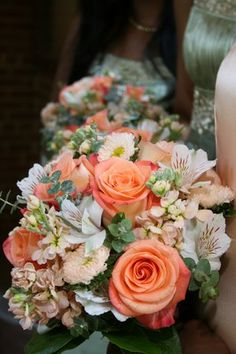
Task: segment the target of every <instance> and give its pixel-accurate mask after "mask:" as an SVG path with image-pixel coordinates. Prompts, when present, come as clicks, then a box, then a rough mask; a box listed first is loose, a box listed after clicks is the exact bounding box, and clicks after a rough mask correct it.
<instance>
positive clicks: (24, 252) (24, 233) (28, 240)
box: [3, 227, 43, 267]
mask: <svg viewBox="0 0 236 354" xmlns="http://www.w3.org/2000/svg"><path fill="white" fill-rule="evenodd" d="M42 237H43V236H42V235H39V234H36V233H34V232H31V231H28V230H26V229H24V228H22V227H17V228H15V229H14V230H13V231H12V232H11V233H10V234H9V236H8V238H7V239H6V240H5V242H4V243H3V252H4V254H5V256H6V258H7V259H8V261H9V262H10V263H11V264H12V265H13V266H14V267H23V266H24V264H25V263H27V262H28V261H32V259H31V256H32V254H33V252H34V251H35V250H36V249H38V242H39V241H40V240H41V239H42Z"/></svg>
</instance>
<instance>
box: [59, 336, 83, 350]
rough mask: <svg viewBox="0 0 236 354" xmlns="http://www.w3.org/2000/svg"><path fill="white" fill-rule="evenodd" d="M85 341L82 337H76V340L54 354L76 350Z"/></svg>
mask: <svg viewBox="0 0 236 354" xmlns="http://www.w3.org/2000/svg"><path fill="white" fill-rule="evenodd" d="M85 340H86V339H85V338H83V337H77V338H76V339H74V340H72V341H71V342H69V343H68V344H66V345H65V346H64V347H63V348H62V349H60V350H59V351H57V352H56V353H55V354H63V353H64V352H65V351H66V350H71V349H74V348H77V347H78V346H79V345H80V344H82V343H83V342H84V341H85ZM78 353H79V352H78Z"/></svg>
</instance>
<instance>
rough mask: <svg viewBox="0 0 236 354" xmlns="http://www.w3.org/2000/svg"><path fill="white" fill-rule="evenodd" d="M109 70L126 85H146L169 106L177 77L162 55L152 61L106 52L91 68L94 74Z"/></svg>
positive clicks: (159, 100) (160, 100)
mask: <svg viewBox="0 0 236 354" xmlns="http://www.w3.org/2000/svg"><path fill="white" fill-rule="evenodd" d="M108 72H113V73H114V74H116V75H117V76H118V77H119V78H120V81H121V83H122V84H124V85H126V84H128V85H134V86H144V87H146V88H147V89H148V90H150V91H151V93H152V94H153V96H154V97H155V99H156V102H157V103H161V104H163V106H165V108H168V105H169V103H170V99H171V98H172V96H173V92H174V87H175V79H174V76H173V75H172V74H171V72H170V71H169V70H168V68H167V67H166V66H165V65H164V63H163V60H162V59H161V58H160V57H157V58H155V59H154V63H152V62H151V61H150V60H148V59H145V60H144V61H138V60H131V59H126V58H122V57H118V56H115V55H113V54H105V55H104V56H103V57H101V58H97V59H96V60H95V61H94V63H93V64H92V67H91V68H90V74H92V75H104V74H106V73H108Z"/></svg>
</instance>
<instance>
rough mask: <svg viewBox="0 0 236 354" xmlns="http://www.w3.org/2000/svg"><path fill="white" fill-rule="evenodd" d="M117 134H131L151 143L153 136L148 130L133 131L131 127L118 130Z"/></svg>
mask: <svg viewBox="0 0 236 354" xmlns="http://www.w3.org/2000/svg"><path fill="white" fill-rule="evenodd" d="M115 133H131V134H133V135H134V136H135V138H139V137H141V139H142V141H143V142H146V141H150V140H151V138H152V134H151V133H149V132H148V131H147V130H138V129H132V128H129V127H122V128H118V129H116V130H115ZM143 160H145V159H143ZM148 160H149V159H148Z"/></svg>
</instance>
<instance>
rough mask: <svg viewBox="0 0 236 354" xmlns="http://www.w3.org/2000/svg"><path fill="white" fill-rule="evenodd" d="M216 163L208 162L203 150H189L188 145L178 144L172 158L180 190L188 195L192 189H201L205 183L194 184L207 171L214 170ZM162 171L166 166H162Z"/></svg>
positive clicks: (172, 165)
mask: <svg viewBox="0 0 236 354" xmlns="http://www.w3.org/2000/svg"><path fill="white" fill-rule="evenodd" d="M215 164H216V161H215V160H214V161H208V158H207V153H206V152H205V151H203V150H201V149H199V150H197V151H194V150H189V149H188V147H187V146H186V145H182V144H176V145H175V147H174V149H173V153H172V158H171V167H172V169H173V170H174V172H176V174H177V175H178V177H179V190H180V191H182V192H184V193H188V191H189V189H190V188H194V187H199V185H203V184H204V182H201V183H200V184H199V183H194V182H196V181H197V179H198V178H199V177H200V176H201V175H202V174H203V173H204V172H206V171H208V170H210V169H211V168H213V167H214V166H215ZM161 167H162V169H165V168H166V166H165V165H163V164H161Z"/></svg>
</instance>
